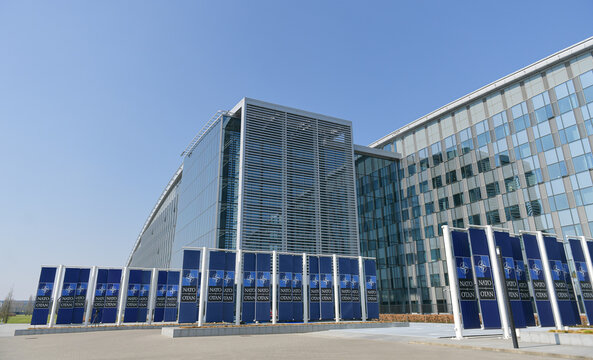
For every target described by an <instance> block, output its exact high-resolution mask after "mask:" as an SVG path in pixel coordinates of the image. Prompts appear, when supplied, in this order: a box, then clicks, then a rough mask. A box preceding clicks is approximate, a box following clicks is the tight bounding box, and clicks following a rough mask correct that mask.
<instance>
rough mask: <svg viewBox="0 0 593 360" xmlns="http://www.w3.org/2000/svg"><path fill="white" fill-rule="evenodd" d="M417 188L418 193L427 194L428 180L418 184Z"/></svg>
mask: <svg viewBox="0 0 593 360" xmlns="http://www.w3.org/2000/svg"><path fill="white" fill-rule="evenodd" d="M419 187H420V192H421V193H425V192H427V191H428V190H429V189H428V180H425V181H422V182H421V183H420V184H419Z"/></svg>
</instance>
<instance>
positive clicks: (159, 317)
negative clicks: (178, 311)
mask: <svg viewBox="0 0 593 360" xmlns="http://www.w3.org/2000/svg"><path fill="white" fill-rule="evenodd" d="M166 302H167V271H166V270H159V272H158V275H157V288H156V299H155V304H154V318H153V321H154V322H162V321H163V320H165V305H166Z"/></svg>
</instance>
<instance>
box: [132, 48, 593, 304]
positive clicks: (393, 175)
mask: <svg viewBox="0 0 593 360" xmlns="http://www.w3.org/2000/svg"><path fill="white" fill-rule="evenodd" d="M592 51H593V38H589V39H587V40H585V41H583V42H580V43H578V44H575V45H573V46H571V47H569V48H567V49H565V50H562V51H560V52H558V53H556V54H553V55H551V56H549V57H547V58H545V59H542V60H540V61H538V62H536V63H534V64H532V65H530V66H527V67H525V68H523V69H521V70H519V71H517V72H515V73H512V74H510V75H508V76H505V77H504V78H502V79H499V80H497V81H495V82H493V83H491V84H489V85H486V86H484V87H482V88H480V89H478V90H476V91H474V92H472V93H470V94H468V95H466V96H464V97H462V98H460V99H458V100H456V101H453V102H452V103H450V104H447V105H445V106H443V107H442V108H440V109H438V110H435V111H434V112H432V113H430V114H428V115H426V116H423V117H422V118H420V119H417V120H415V121H413V122H411V123H410V124H408V125H406V126H404V127H403V128H401V129H399V130H396V131H394V132H392V133H390V134H388V135H386V136H384V137H382V138H381V139H379V140H377V141H375V142H374V143H373V144H371V145H370V146H369V147H365V146H359V145H353V143H352V128H351V123H350V122H348V121H344V120H340V119H335V118H331V117H327V116H323V115H319V114H312V113H309V112H305V111H301V110H296V109H291V108H286V107H282V106H278V105H272V104H268V103H264V102H260V101H257V100H252V99H244V100H242V101H241V102H240V103H239V104H237V105H236V106H235V107H234V108H233V109H232V110H230V111H228V112H220V113H217V114H216V115H215V116H214V117H213V119H212V120H211V121H210V122H209V123H208V124H207V125H206V127H205V128H204V129H203V130H202V131H201V132H200V133H199V134H198V136H196V138H195V139H194V141H192V143H191V144H190V146H189V147H188V148H187V149H186V151H185V152H184V154H183V156H184V161H183V165H182V167H181V168H180V169H179V170H178V171H177V172H176V174H175V175H174V176H173V178H172V179H171V181H170V182H169V184H168V185H167V187H166V188H165V191H164V192H163V194H162V195H161V197H160V198H159V201H158V202H157V205H156V206H155V208H154V209H153V211H152V212H151V214H150V216H149V218H148V220H147V221H146V224H145V225H144V227H143V229H142V231H141V234H140V236H139V237H138V239H137V241H136V244H135V246H134V249H133V251H132V253H131V255H130V258H129V260H128V265H132V266H150V267H153V266H156V267H168V266H172V267H175V266H178V264H179V262H180V259H179V251H180V249H181V248H182V247H183V246H208V247H219V248H230V249H234V248H242V249H250V250H270V249H277V250H281V251H282V250H283V251H295V252H303V251H306V252H311V253H337V254H344V255H358V254H359V253H360V254H361V255H363V256H371V257H376V259H377V268H378V269H377V270H378V274H377V278H378V283H379V293H380V299H379V300H380V304H381V311H382V312H422V313H435V312H448V311H450V299H449V295H448V293H447V291H448V287H447V277H446V266H445V264H444V262H443V260H442V258H444V250H443V244H442V240H441V239H440V235H441V230H440V229H441V226H442V225H444V224H449V225H451V226H454V227H466V226H468V225H480V224H481V225H486V224H491V225H495V226H500V227H506V228H510V229H512V230H513V231H514V232H518V231H520V230H523V229H525V230H544V231H547V232H551V233H556V234H558V235H559V236H562V235H581V234H582V235H585V236H592V235H593V181H592V176H591V170H592V169H593V155H592V154H591V146H592V145H593V56H592ZM198 154H199V156H197V155H198ZM357 215H358V217H357Z"/></svg>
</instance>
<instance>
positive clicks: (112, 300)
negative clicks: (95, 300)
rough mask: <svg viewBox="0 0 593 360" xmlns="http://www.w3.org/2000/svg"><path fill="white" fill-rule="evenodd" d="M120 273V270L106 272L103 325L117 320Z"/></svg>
mask: <svg viewBox="0 0 593 360" xmlns="http://www.w3.org/2000/svg"><path fill="white" fill-rule="evenodd" d="M121 273H122V270H121V269H108V270H107V290H106V291H105V303H104V305H103V316H102V317H101V322H102V323H103V324H111V323H115V322H116V320H117V306H118V304H119V301H118V300H119V291H120V285H121Z"/></svg>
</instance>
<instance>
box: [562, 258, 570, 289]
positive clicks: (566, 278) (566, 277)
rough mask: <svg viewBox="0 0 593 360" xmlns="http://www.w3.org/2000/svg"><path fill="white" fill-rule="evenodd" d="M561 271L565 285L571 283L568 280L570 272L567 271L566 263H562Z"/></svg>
mask: <svg viewBox="0 0 593 360" xmlns="http://www.w3.org/2000/svg"><path fill="white" fill-rule="evenodd" d="M562 270H564V271H563V272H564V280H566V282H567V283H569V284H570V283H571V280H570V270H568V264H567V263H562Z"/></svg>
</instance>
